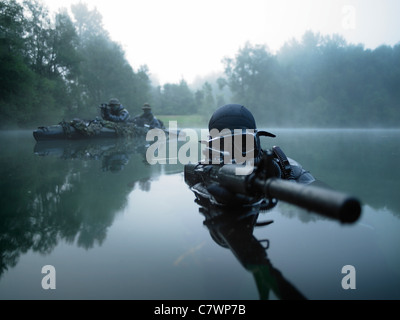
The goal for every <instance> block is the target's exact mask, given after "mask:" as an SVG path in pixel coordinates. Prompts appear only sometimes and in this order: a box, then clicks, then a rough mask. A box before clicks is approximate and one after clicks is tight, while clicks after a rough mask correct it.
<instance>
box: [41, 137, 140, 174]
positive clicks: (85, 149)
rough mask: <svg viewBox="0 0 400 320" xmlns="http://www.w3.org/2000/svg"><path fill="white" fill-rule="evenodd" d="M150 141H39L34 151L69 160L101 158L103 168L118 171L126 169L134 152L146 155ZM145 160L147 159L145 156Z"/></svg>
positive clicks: (137, 139)
mask: <svg viewBox="0 0 400 320" xmlns="http://www.w3.org/2000/svg"><path fill="white" fill-rule="evenodd" d="M147 147H148V142H147V141H146V140H145V139H144V137H139V138H136V139H106V140H81V141H69V140H65V141H39V142H37V143H36V145H35V148H34V153H35V154H36V155H38V156H54V157H57V158H60V159H68V160H99V161H101V162H102V170H104V171H110V172H118V171H121V170H123V169H124V167H125V166H126V165H127V164H128V162H129V159H130V157H131V156H132V155H133V154H141V155H143V156H144V157H145V156H146V149H147ZM144 160H146V159H145V158H144Z"/></svg>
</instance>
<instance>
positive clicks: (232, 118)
mask: <svg viewBox="0 0 400 320" xmlns="http://www.w3.org/2000/svg"><path fill="white" fill-rule="evenodd" d="M215 129H216V130H217V131H218V133H217V137H215V136H211V137H210V140H209V141H208V145H209V146H211V150H213V149H212V148H213V147H212V146H213V143H214V141H216V140H219V148H221V146H222V144H223V143H222V142H223V141H224V140H226V138H227V137H231V138H232V139H231V141H232V146H231V147H230V148H231V149H230V150H229V151H228V152H229V153H230V154H231V156H233V155H232V153H234V150H235V149H236V148H240V149H241V150H240V151H241V152H242V155H245V154H248V153H249V152H252V151H254V156H255V157H259V156H260V155H261V143H260V136H269V137H275V135H274V134H272V133H269V132H266V131H257V126H256V121H255V119H254V116H253V114H252V113H251V112H250V111H249V110H248V109H247V108H246V107H244V106H242V105H240V104H227V105H224V106H222V107H219V108H218V109H217V110H216V111H215V112H214V113H213V115H212V116H211V118H210V121H209V122H208V130H209V131H210V133H211V134H215V132H214V133H212V130H215ZM224 129H228V130H229V131H230V132H231V133H230V134H229V133H228V136H227V135H226V134H227V133H226V131H225V130H224ZM238 129H239V130H241V132H240V131H239V133H238V132H237V130H238ZM248 130H249V131H248ZM221 131H222V132H221ZM229 131H228V132H229ZM220 133H222V135H220ZM238 139H240V140H241V141H240V140H238ZM248 139H251V140H248ZM228 141H229V140H228ZM238 141H239V143H238V144H237V142H238ZM249 141H253V143H252V144H249ZM217 145H218V144H217ZM224 147H225V145H224ZM220 151H222V152H225V151H226V150H221V149H220Z"/></svg>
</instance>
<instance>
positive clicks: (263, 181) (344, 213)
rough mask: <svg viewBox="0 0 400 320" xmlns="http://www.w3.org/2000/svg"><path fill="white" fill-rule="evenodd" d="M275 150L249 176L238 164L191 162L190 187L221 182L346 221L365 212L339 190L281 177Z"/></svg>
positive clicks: (236, 190)
mask: <svg viewBox="0 0 400 320" xmlns="http://www.w3.org/2000/svg"><path fill="white" fill-rule="evenodd" d="M274 164H276V163H275V161H274V160H273V154H272V151H270V150H267V151H266V152H264V154H263V156H262V158H261V160H260V162H259V164H258V165H257V166H256V168H255V170H253V172H252V173H251V174H249V175H237V174H236V172H237V169H238V168H240V167H243V166H242V165H237V164H226V165H214V164H187V165H185V170H184V172H185V182H186V183H187V184H188V185H189V186H190V187H192V186H194V185H195V184H197V183H199V182H201V183H204V184H205V186H206V188H207V186H210V185H212V184H218V185H219V186H221V187H223V188H225V189H226V190H227V191H228V192H230V193H232V194H239V195H243V196H247V197H255V198H257V197H259V198H261V197H264V198H267V199H271V200H282V201H285V202H288V203H291V204H294V205H297V206H299V207H302V208H304V209H307V210H311V211H314V212H317V213H319V214H321V215H323V216H327V217H330V218H333V219H336V220H339V221H340V222H342V223H353V222H355V221H357V219H358V218H359V217H360V214H361V204H360V202H359V201H358V200H357V199H356V198H354V197H351V196H349V195H347V194H344V193H342V192H338V191H335V190H331V189H327V188H321V187H316V186H313V185H304V184H300V183H296V182H293V181H287V180H282V179H280V178H278V177H277V174H276V173H274V172H276V170H275V166H274Z"/></svg>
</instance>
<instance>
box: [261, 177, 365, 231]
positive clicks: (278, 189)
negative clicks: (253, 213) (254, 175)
mask: <svg viewBox="0 0 400 320" xmlns="http://www.w3.org/2000/svg"><path fill="white" fill-rule="evenodd" d="M254 184H255V186H256V187H257V188H261V190H263V192H264V194H265V195H266V196H268V197H272V198H276V199H278V200H282V201H285V202H288V203H291V204H294V205H296V206H299V207H302V208H304V209H308V210H311V211H315V212H317V213H319V214H321V215H323V216H327V217H329V218H333V219H335V220H339V221H340V222H342V223H353V222H355V221H357V220H358V218H359V217H360V215H361V204H360V202H359V201H358V200H357V199H356V198H354V197H352V196H349V195H347V194H345V193H342V192H339V191H336V190H331V189H327V188H321V187H316V186H313V185H302V184H298V183H295V182H291V181H286V180H282V179H277V178H270V179H267V180H266V181H264V180H261V179H255V182H254Z"/></svg>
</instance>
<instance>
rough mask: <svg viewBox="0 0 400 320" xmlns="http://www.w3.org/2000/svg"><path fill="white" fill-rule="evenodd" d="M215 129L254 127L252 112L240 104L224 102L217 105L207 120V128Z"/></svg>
mask: <svg viewBox="0 0 400 320" xmlns="http://www.w3.org/2000/svg"><path fill="white" fill-rule="evenodd" d="M212 129H217V130H219V131H222V130H223V129H230V130H234V129H254V130H256V129H257V127H256V121H255V119H254V117H253V115H252V113H251V112H250V111H249V110H248V109H247V108H246V107H244V106H242V105H240V104H226V105H224V106H222V107H219V108H218V109H217V110H216V111H215V112H214V113H213V115H212V116H211V118H210V121H209V122H208V130H210V131H211V130H212Z"/></svg>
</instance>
